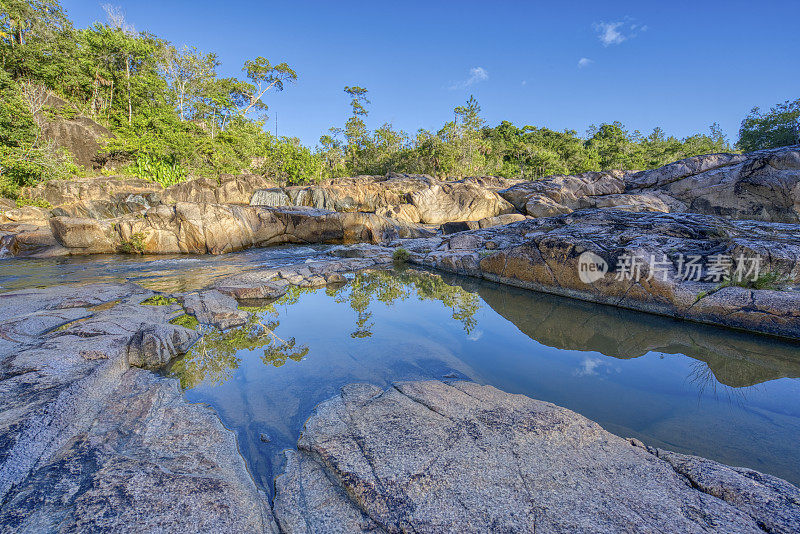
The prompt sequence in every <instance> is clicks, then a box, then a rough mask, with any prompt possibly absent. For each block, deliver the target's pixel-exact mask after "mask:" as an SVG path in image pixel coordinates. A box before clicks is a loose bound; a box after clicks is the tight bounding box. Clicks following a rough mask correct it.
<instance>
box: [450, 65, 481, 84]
mask: <svg viewBox="0 0 800 534" xmlns="http://www.w3.org/2000/svg"><path fill="white" fill-rule="evenodd" d="M488 79H489V73H488V72H487V71H486V69H484V68H483V67H472V68H471V69H469V78H467V79H466V80H462V81H460V82H456V83H454V84H452V85H451V86H450V89H465V88H467V87H469V86H471V85H475V84H476V83H480V82H485V81H486V80H488Z"/></svg>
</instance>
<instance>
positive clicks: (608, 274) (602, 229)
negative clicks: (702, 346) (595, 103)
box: [394, 209, 800, 339]
mask: <svg viewBox="0 0 800 534" xmlns="http://www.w3.org/2000/svg"><path fill="white" fill-rule="evenodd" d="M797 229H798V227H797V226H796V225H787V224H778V223H760V222H755V221H735V220H729V219H725V218H722V217H717V216H710V215H697V214H643V213H635V212H627V211H622V210H598V209H594V210H582V211H578V212H575V213H571V214H568V215H561V216H557V217H547V218H541V219H530V220H525V221H521V222H516V223H512V224H508V225H504V226H496V227H492V228H488V229H483V230H473V231H466V232H460V233H456V234H453V235H448V236H437V237H434V238H427V239H418V240H405V241H402V242H395V243H394V245H395V246H397V247H401V248H403V250H404V251H406V253H407V255H408V261H409V262H411V263H413V264H418V265H422V266H426V267H433V268H436V269H440V270H443V271H448V272H453V273H456V274H461V275H467V276H477V277H481V278H485V279H487V280H492V281H495V282H499V283H502V284H508V285H513V286H517V287H522V288H526V289H532V290H535V291H543V292H547V293H553V294H557V295H562V296H567V297H572V298H578V299H581V300H588V301H591V302H599V303H603V304H610V305H613V306H619V307H623V308H629V309H634V310H639V311H645V312H649V313H656V314H660V315H667V316H670V317H677V318H681V319H689V320H693V321H699V322H705V323H709V324H716V325H721V326H727V327H733V328H741V329H744V330H748V331H753V332H762V333H766V334H772V335H777V336H782V337H787V338H792V339H800V312H798V310H800V291H798V289H797V285H798V284H800V238H798V234H797ZM691 265H694V267H691ZM589 268H591V269H593V270H592V271H591V272H590V271H588V270H587V269H589ZM739 275H740V276H739ZM737 277H738V278H737ZM729 278H730V279H729Z"/></svg>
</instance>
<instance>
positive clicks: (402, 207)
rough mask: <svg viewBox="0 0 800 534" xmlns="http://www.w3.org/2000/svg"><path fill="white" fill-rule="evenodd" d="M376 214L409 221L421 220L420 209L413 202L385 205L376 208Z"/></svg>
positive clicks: (416, 221)
mask: <svg viewBox="0 0 800 534" xmlns="http://www.w3.org/2000/svg"><path fill="white" fill-rule="evenodd" d="M375 214H376V215H380V216H382V217H388V218H390V219H396V220H398V221H403V222H407V223H418V222H420V216H419V211H418V210H417V208H416V207H415V206H414V205H413V204H399V205H397V206H384V207H381V208H378V209H376V210H375Z"/></svg>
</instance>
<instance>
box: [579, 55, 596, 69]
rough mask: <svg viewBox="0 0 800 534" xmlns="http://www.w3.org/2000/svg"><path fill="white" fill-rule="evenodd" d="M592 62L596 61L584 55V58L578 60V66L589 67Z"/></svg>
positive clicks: (581, 67) (580, 67)
mask: <svg viewBox="0 0 800 534" xmlns="http://www.w3.org/2000/svg"><path fill="white" fill-rule="evenodd" d="M592 63H594V61H592V60H591V59H589V58H588V57H582V58H580V59H579V60H578V68H579V69H584V68H586V67H588V66H589V65H591V64H592Z"/></svg>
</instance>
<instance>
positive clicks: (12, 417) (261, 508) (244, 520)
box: [0, 284, 274, 532]
mask: <svg viewBox="0 0 800 534" xmlns="http://www.w3.org/2000/svg"><path fill="white" fill-rule="evenodd" d="M152 296H154V293H153V292H152V291H148V290H145V289H142V288H141V287H139V286H136V285H134V284H90V285H84V286H54V287H50V288H37V289H26V290H21V291H11V292H6V293H2V294H0V307H2V309H3V313H4V321H3V323H2V325H0V406H2V409H0V532H87V531H89V532H142V531H149V532H178V531H180V532H269V531H271V530H273V528H274V523H273V520H272V515H271V512H270V510H269V507H268V505H267V504H266V500H265V498H264V496H263V494H261V493H260V492H259V491H258V489H257V488H256V486H255V483H254V482H253V480H252V478H251V477H250V475H249V473H248V472H247V469H246V467H245V465H244V461H243V460H242V458H241V456H240V455H239V453H238V449H237V447H236V441H235V438H234V436H233V434H231V433H230V432H229V431H228V430H227V429H225V428H224V427H223V426H222V424H221V422H220V421H219V419H218V417H217V416H216V414H214V413H213V412H212V411H211V410H210V409H208V408H207V407H204V406H201V405H197V404H189V403H187V402H186V400H185V399H184V397H183V395H182V393H181V392H180V390H179V387H178V383H177V381H176V380H175V379H170V378H164V377H161V376H158V375H156V374H154V373H151V372H149V371H146V370H143V369H141V368H146V369H160V368H162V367H163V366H164V365H165V364H166V363H167V362H169V361H170V360H171V359H172V358H174V357H176V356H178V355H180V354H182V353H184V352H185V351H186V350H188V348H189V347H190V346H191V345H192V344H193V343H194V342H195V341H196V340H197V338H198V333H197V332H196V331H195V330H191V329H187V328H184V327H182V326H177V325H173V324H171V323H170V322H169V321H170V320H171V319H172V318H174V317H175V316H177V315H179V314H181V313H183V310H182V308H181V306H179V305H177V304H169V305H163V306H152V305H143V304H142V302H143V301H145V300H146V299H148V298H149V297H152Z"/></svg>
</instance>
